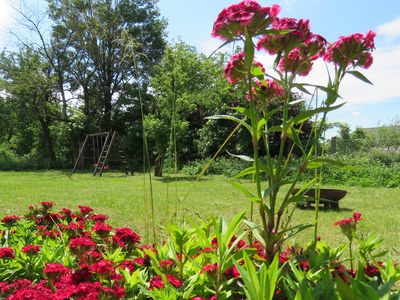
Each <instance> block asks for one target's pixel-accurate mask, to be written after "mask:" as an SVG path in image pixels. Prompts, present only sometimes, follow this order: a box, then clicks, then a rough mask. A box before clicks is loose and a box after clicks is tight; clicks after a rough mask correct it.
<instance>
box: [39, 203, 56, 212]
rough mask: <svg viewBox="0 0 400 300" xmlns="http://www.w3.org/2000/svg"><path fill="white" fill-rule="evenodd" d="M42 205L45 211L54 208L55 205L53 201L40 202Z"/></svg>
mask: <svg viewBox="0 0 400 300" xmlns="http://www.w3.org/2000/svg"><path fill="white" fill-rule="evenodd" d="M40 204H41V205H42V206H43V208H44V209H46V210H47V209H50V208H52V207H53V206H54V204H55V203H54V202H52V201H43V202H40Z"/></svg>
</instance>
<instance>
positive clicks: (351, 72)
mask: <svg viewBox="0 0 400 300" xmlns="http://www.w3.org/2000/svg"><path fill="white" fill-rule="evenodd" d="M347 73H349V74H351V75H353V76H354V77H356V78H358V79H360V80H361V81H364V82H365V83H368V84H371V85H373V83H372V82H371V81H369V79H368V78H367V77H365V76H364V75H363V74H361V73H360V72H358V71H347Z"/></svg>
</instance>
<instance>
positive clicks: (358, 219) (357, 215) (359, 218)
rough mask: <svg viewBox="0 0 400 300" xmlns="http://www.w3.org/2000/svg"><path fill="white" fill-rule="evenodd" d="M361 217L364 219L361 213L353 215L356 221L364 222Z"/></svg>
mask: <svg viewBox="0 0 400 300" xmlns="http://www.w3.org/2000/svg"><path fill="white" fill-rule="evenodd" d="M361 217H362V214H361V213H359V212H355V213H353V218H354V220H355V221H360V220H362V218H361Z"/></svg>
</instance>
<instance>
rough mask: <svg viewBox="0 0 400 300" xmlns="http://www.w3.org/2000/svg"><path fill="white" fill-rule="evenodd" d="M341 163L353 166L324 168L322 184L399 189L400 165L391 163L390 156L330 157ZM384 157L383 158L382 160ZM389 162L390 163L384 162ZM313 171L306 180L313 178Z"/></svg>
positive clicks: (329, 166)
mask: <svg viewBox="0 0 400 300" xmlns="http://www.w3.org/2000/svg"><path fill="white" fill-rule="evenodd" d="M328 157H329V158H330V159H332V158H334V159H337V160H338V161H341V162H342V163H343V164H345V165H348V166H352V168H351V169H350V170H349V169H347V170H346V169H344V168H343V167H341V166H338V165H327V166H324V169H323V173H322V179H321V180H322V182H323V183H324V184H333V185H337V184H343V183H345V184H346V185H349V186H364V187H367V186H370V187H398V186H399V184H400V176H399V170H400V164H399V163H398V162H393V163H391V162H390V160H392V158H391V157H390V156H388V155H382V154H381V153H378V154H370V155H358V156H357V157H354V156H353V155H347V156H346V155H333V156H328ZM382 157H383V158H382ZM386 159H388V160H389V163H385V162H382V160H386ZM313 176H314V173H313V172H312V171H309V172H306V174H305V177H304V180H310V179H311V178H313Z"/></svg>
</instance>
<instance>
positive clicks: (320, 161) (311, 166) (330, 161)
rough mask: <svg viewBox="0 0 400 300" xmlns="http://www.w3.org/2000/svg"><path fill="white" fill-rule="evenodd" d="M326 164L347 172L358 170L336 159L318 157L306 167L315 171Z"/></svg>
mask: <svg viewBox="0 0 400 300" xmlns="http://www.w3.org/2000/svg"><path fill="white" fill-rule="evenodd" d="M325 164H327V165H334V166H339V167H341V168H343V169H345V170H349V171H354V170H356V168H355V167H354V166H350V165H348V164H345V163H343V162H340V161H337V160H334V159H329V158H322V157H317V158H313V159H311V160H309V161H308V163H307V165H306V167H307V169H315V168H320V167H322V166H323V165H325Z"/></svg>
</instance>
